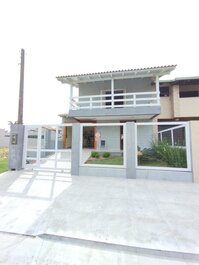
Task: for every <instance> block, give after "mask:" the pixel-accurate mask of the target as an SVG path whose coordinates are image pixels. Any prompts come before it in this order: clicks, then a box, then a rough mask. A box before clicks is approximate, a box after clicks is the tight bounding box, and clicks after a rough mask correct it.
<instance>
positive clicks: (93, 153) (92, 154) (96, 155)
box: [91, 151, 99, 158]
mask: <svg viewBox="0 0 199 265" xmlns="http://www.w3.org/2000/svg"><path fill="white" fill-rule="evenodd" d="M91 157H93V158H99V153H98V152H97V151H92V152H91Z"/></svg>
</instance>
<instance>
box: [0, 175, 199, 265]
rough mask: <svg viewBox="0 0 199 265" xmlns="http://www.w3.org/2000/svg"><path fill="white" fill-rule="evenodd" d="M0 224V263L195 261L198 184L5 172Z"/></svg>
mask: <svg viewBox="0 0 199 265" xmlns="http://www.w3.org/2000/svg"><path fill="white" fill-rule="evenodd" d="M0 231H1V232H0V241H1V244H0V245H1V248H0V251H1V255H0V257H1V258H2V261H1V260H0V262H1V263H0V264H118V265H119V264H132V261H133V264H199V185H197V184H192V183H179V182H178V183H175V182H165V181H150V180H130V179H123V178H104V177H71V176H70V174H69V173H68V174H67V173H55V172H41V171H21V172H7V173H4V174H1V175H0ZM13 248H14V249H15V250H16V251H14V250H13ZM18 248H19V249H20V250H17V249H18ZM26 249H27V252H26ZM7 250H8V251H7ZM6 253H7V254H6ZM9 253H12V254H11V255H9ZM20 253H21V254H20ZM53 253H54V254H53ZM75 253H78V254H75ZM19 254H20V255H21V256H20V255H19ZM15 256H16V257H17V258H16V259H15ZM19 256H20V257H19ZM20 258H21V260H23V262H22V261H20ZM12 259H13V260H15V263H13V261H12ZM17 259H19V262H18V261H17ZM25 260H27V263H25ZM111 261H112V262H111ZM160 261H161V263H160ZM16 262H18V263H16ZM20 262H21V263H20ZM64 262H65V263H64ZM67 262H68V263H67ZM190 262H191V263H190Z"/></svg>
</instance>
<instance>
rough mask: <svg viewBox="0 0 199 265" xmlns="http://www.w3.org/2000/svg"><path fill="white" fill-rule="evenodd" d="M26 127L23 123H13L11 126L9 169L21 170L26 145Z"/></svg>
mask: <svg viewBox="0 0 199 265" xmlns="http://www.w3.org/2000/svg"><path fill="white" fill-rule="evenodd" d="M24 128H25V126H24V125H22V124H12V125H11V127H10V143H9V161H8V168H9V170H21V169H22V161H23V147H24Z"/></svg>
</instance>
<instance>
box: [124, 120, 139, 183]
mask: <svg viewBox="0 0 199 265" xmlns="http://www.w3.org/2000/svg"><path fill="white" fill-rule="evenodd" d="M135 137H136V134H135V123H134V122H127V123H126V142H125V144H126V178H131V179H135V178H136V168H135V163H136V159H137V158H136V148H137V147H136V142H137V141H136V139H135Z"/></svg>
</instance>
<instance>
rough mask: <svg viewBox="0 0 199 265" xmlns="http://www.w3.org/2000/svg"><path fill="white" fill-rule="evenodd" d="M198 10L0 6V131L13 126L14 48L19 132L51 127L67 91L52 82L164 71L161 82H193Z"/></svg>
mask: <svg viewBox="0 0 199 265" xmlns="http://www.w3.org/2000/svg"><path fill="white" fill-rule="evenodd" d="M198 10H199V1H198V0H188V1H186V0H150V1H149V0H99V1H98V0H84V1H82V0H6V1H0V73H1V74H0V92H1V93H0V99H1V100H0V128H6V129H8V121H12V122H15V121H16V120H17V113H18V94H19V75H20V50H21V48H24V49H25V80H24V124H59V123H61V119H60V118H59V117H58V114H60V113H66V112H68V100H69V90H70V89H69V87H68V86H67V85H65V84H61V83H60V82H58V81H57V80H56V76H60V75H69V74H82V73H88V72H89V73H90V72H98V71H99V72H100V71H111V70H120V69H132V68H142V67H152V66H160V65H170V64H177V68H176V70H175V71H174V72H173V73H172V74H171V75H170V77H169V78H175V77H185V76H199V34H198V29H199V16H198ZM165 78H168V77H165Z"/></svg>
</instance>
